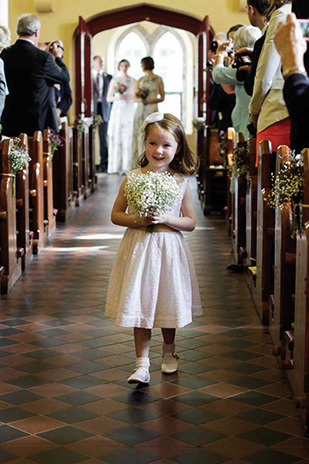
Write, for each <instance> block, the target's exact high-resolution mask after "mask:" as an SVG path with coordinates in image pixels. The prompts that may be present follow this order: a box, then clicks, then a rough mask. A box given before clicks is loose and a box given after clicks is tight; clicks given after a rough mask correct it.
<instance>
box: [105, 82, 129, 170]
mask: <svg viewBox="0 0 309 464" xmlns="http://www.w3.org/2000/svg"><path fill="white" fill-rule="evenodd" d="M114 83H115V85H117V84H118V83H119V84H120V83H121V84H124V85H125V86H126V87H127V89H126V91H125V92H124V93H123V94H122V95H128V96H129V95H130V96H131V97H129V98H122V95H120V94H116V99H115V101H114V103H113V106H112V111H111V116H110V120H109V124H108V167H107V172H108V173H109V174H113V173H119V172H127V171H129V170H130V168H131V158H132V137H133V120H134V101H133V87H134V79H133V77H128V78H125V77H123V76H118V77H117V78H115V79H114Z"/></svg>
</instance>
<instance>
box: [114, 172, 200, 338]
mask: <svg viewBox="0 0 309 464" xmlns="http://www.w3.org/2000/svg"><path fill="white" fill-rule="evenodd" d="M174 178H175V180H176V181H177V183H178V185H179V188H180V190H181V192H182V195H184V193H185V190H186V187H187V183H188V178H186V177H185V176H182V175H180V174H175V175H174ZM181 203H182V201H180V202H179V203H178V204H177V205H175V207H174V209H173V211H172V214H174V215H176V216H180V215H181ZM105 312H106V316H107V317H110V318H112V319H115V321H116V323H117V324H118V325H120V326H122V327H143V328H149V329H150V328H153V327H157V328H179V327H184V326H185V325H187V324H190V323H191V322H192V316H198V315H201V314H202V308H201V302H200V295H199V289H198V284H197V278H196V273H195V268H194V264H193V259H192V256H191V253H190V250H189V247H188V245H187V243H186V241H185V240H184V237H183V235H182V233H181V232H179V231H176V230H175V231H174V232H171V231H169V232H153V233H147V232H144V231H143V230H138V229H131V228H128V229H127V230H126V232H125V234H124V237H123V239H122V241H121V243H120V246H119V249H118V253H117V256H116V260H115V263H114V266H113V269H112V273H111V277H110V282H109V286H108V291H107V301H106V310H105Z"/></svg>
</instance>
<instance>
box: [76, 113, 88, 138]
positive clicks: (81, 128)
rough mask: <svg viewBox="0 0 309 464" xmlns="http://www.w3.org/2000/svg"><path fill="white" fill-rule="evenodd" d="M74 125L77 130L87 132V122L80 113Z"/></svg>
mask: <svg viewBox="0 0 309 464" xmlns="http://www.w3.org/2000/svg"><path fill="white" fill-rule="evenodd" d="M74 127H75V128H76V129H77V132H80V133H82V134H83V133H84V132H86V128H87V124H86V123H85V121H84V120H83V118H82V117H81V115H79V116H78V118H76V120H75V123H74Z"/></svg>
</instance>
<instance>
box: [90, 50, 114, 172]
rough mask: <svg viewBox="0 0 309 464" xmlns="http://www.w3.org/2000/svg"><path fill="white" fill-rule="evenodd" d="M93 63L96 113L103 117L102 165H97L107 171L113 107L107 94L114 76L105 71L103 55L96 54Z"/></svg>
mask: <svg viewBox="0 0 309 464" xmlns="http://www.w3.org/2000/svg"><path fill="white" fill-rule="evenodd" d="M92 64H93V69H92V80H93V107H94V112H95V114H99V115H100V116H101V117H102V122H101V124H99V126H98V130H99V138H100V165H98V166H97V170H98V171H99V172H106V171H107V163H108V141H107V130H108V121H109V118H110V112H111V109H112V104H111V103H110V102H108V101H107V100H106V96H107V91H108V87H109V84H110V81H111V80H112V76H111V75H110V74H107V73H106V72H104V61H103V58H102V57H101V56H99V55H96V56H94V57H93V60H92Z"/></svg>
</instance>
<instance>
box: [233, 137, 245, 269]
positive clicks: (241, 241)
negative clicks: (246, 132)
mask: <svg viewBox="0 0 309 464" xmlns="http://www.w3.org/2000/svg"><path fill="white" fill-rule="evenodd" d="M237 147H238V148H242V147H243V148H246V147H247V143H246V142H245V140H244V137H243V135H242V134H241V133H239V134H238V142H237ZM246 192H247V178H246V175H244V174H237V175H235V176H234V194H233V195H232V199H233V205H232V209H233V212H234V214H233V223H232V225H233V229H232V244H233V253H234V258H235V261H236V264H238V265H243V263H244V259H245V257H246Z"/></svg>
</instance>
